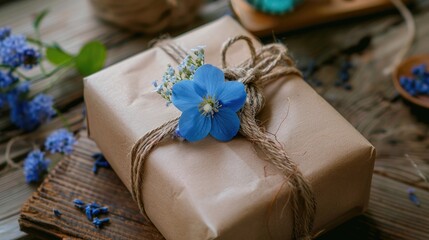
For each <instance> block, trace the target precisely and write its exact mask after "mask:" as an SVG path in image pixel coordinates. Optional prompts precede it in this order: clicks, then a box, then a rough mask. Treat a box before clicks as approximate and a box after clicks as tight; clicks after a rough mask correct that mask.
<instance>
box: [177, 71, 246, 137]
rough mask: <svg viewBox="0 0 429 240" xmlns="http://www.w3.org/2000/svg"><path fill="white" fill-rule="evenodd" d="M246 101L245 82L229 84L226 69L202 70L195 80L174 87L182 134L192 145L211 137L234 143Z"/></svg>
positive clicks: (196, 73) (179, 83) (197, 73)
mask: <svg viewBox="0 0 429 240" xmlns="http://www.w3.org/2000/svg"><path fill="white" fill-rule="evenodd" d="M245 101H246V92H245V90H244V85H243V83H241V82H237V81H225V76H224V73H223V72H222V70H220V69H219V68H217V67H214V66H212V65H209V64H205V65H202V66H201V67H199V68H198V69H197V70H196V72H195V74H194V79H193V80H185V81H181V82H178V83H176V84H175V85H174V86H173V97H172V102H173V104H174V106H176V107H177V108H178V109H179V110H180V111H182V116H181V117H180V120H179V129H180V135H181V136H183V137H184V138H185V139H186V140H188V141H190V142H195V141H199V140H201V139H203V138H205V137H206V136H207V135H208V134H210V135H211V136H213V137H214V138H215V139H217V140H219V141H229V140H231V139H232V138H233V137H234V136H235V135H237V133H238V130H239V128H240V119H239V118H238V115H237V112H238V111H239V110H240V109H241V108H242V107H243V105H244V103H245Z"/></svg>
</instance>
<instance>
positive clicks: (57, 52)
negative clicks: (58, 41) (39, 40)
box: [46, 45, 74, 65]
mask: <svg viewBox="0 0 429 240" xmlns="http://www.w3.org/2000/svg"><path fill="white" fill-rule="evenodd" d="M46 58H47V59H48V61H49V62H51V63H52V64H55V65H61V64H64V63H67V62H69V61H72V60H73V58H74V56H73V55H71V54H69V53H67V52H65V51H64V50H63V49H62V48H61V47H60V46H58V45H56V46H51V47H47V48H46Z"/></svg>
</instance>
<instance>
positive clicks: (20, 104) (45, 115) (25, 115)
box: [8, 86, 55, 131]
mask: <svg viewBox="0 0 429 240" xmlns="http://www.w3.org/2000/svg"><path fill="white" fill-rule="evenodd" d="M23 88H24V89H25V86H23ZM15 90H16V89H15ZM8 97H9V99H8V101H9V105H10V107H11V111H10V120H11V122H12V123H13V124H15V126H17V127H19V128H20V129H22V130H24V131H32V130H34V129H36V128H37V127H38V126H40V125H41V124H42V123H44V122H46V121H49V120H50V119H51V118H52V116H53V115H54V114H55V111H54V109H53V107H52V104H53V100H52V97H51V96H47V95H45V94H39V95H37V96H36V97H35V98H34V99H33V100H31V101H26V100H20V99H19V93H14V94H10V95H9V96H8Z"/></svg>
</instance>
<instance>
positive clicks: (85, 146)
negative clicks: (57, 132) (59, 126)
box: [19, 133, 163, 240]
mask: <svg viewBox="0 0 429 240" xmlns="http://www.w3.org/2000/svg"><path fill="white" fill-rule="evenodd" d="M83 134H84V133H83ZM84 135H85V134H84ZM98 151H99V150H98V149H97V147H96V145H95V143H93V142H92V141H90V140H89V139H88V138H86V136H82V137H81V138H80V140H79V141H78V143H77V145H76V148H75V152H74V153H73V155H72V156H70V157H66V158H65V159H64V160H63V161H61V162H60V163H59V164H58V165H57V166H56V167H55V169H54V170H53V171H52V172H51V173H50V175H49V176H48V177H47V178H46V179H45V181H44V182H43V184H42V185H41V186H40V187H39V189H38V191H37V192H35V193H34V194H33V195H32V196H31V198H30V199H29V200H28V201H27V202H26V203H25V204H24V206H23V208H22V214H21V218H20V220H19V221H20V225H21V229H22V230H24V231H28V232H29V233H34V234H35V235H36V236H38V237H41V238H47V239H57V238H58V239H60V238H65V237H70V238H82V239H154V240H156V239H163V237H162V235H161V234H160V233H159V232H158V230H157V229H156V228H155V227H154V226H153V225H152V224H151V223H149V222H146V221H145V220H144V218H143V217H142V215H141V214H140V213H139V209H138V207H137V205H136V204H135V203H134V201H133V200H132V197H131V194H130V193H129V192H128V190H127V189H126V187H125V186H124V185H123V184H122V182H121V181H120V179H119V178H118V177H117V176H116V174H115V173H114V172H113V171H112V170H111V169H100V170H99V171H98V173H97V174H93V172H92V166H93V163H94V159H92V157H91V156H92V154H93V153H96V152H98ZM76 198H78V199H81V200H82V201H84V202H93V201H95V202H97V203H99V204H102V205H103V206H108V207H109V214H106V215H103V217H109V218H110V224H108V225H106V226H105V227H104V228H102V229H97V228H95V227H94V225H93V224H92V222H90V221H89V220H88V219H87V218H86V216H85V214H84V213H83V212H82V211H81V210H79V209H77V208H76V207H74V204H73V200H74V199H76ZM53 209H58V210H60V211H61V212H62V215H61V217H56V216H55V215H54V214H53Z"/></svg>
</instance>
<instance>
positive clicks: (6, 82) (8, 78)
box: [0, 71, 18, 90]
mask: <svg viewBox="0 0 429 240" xmlns="http://www.w3.org/2000/svg"><path fill="white" fill-rule="evenodd" d="M16 81H18V79H17V78H16V77H14V76H13V75H12V73H10V72H9V73H5V72H3V71H0V90H4V89H7V88H8V87H9V86H10V85H12V84H14V83H15V82H16Z"/></svg>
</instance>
